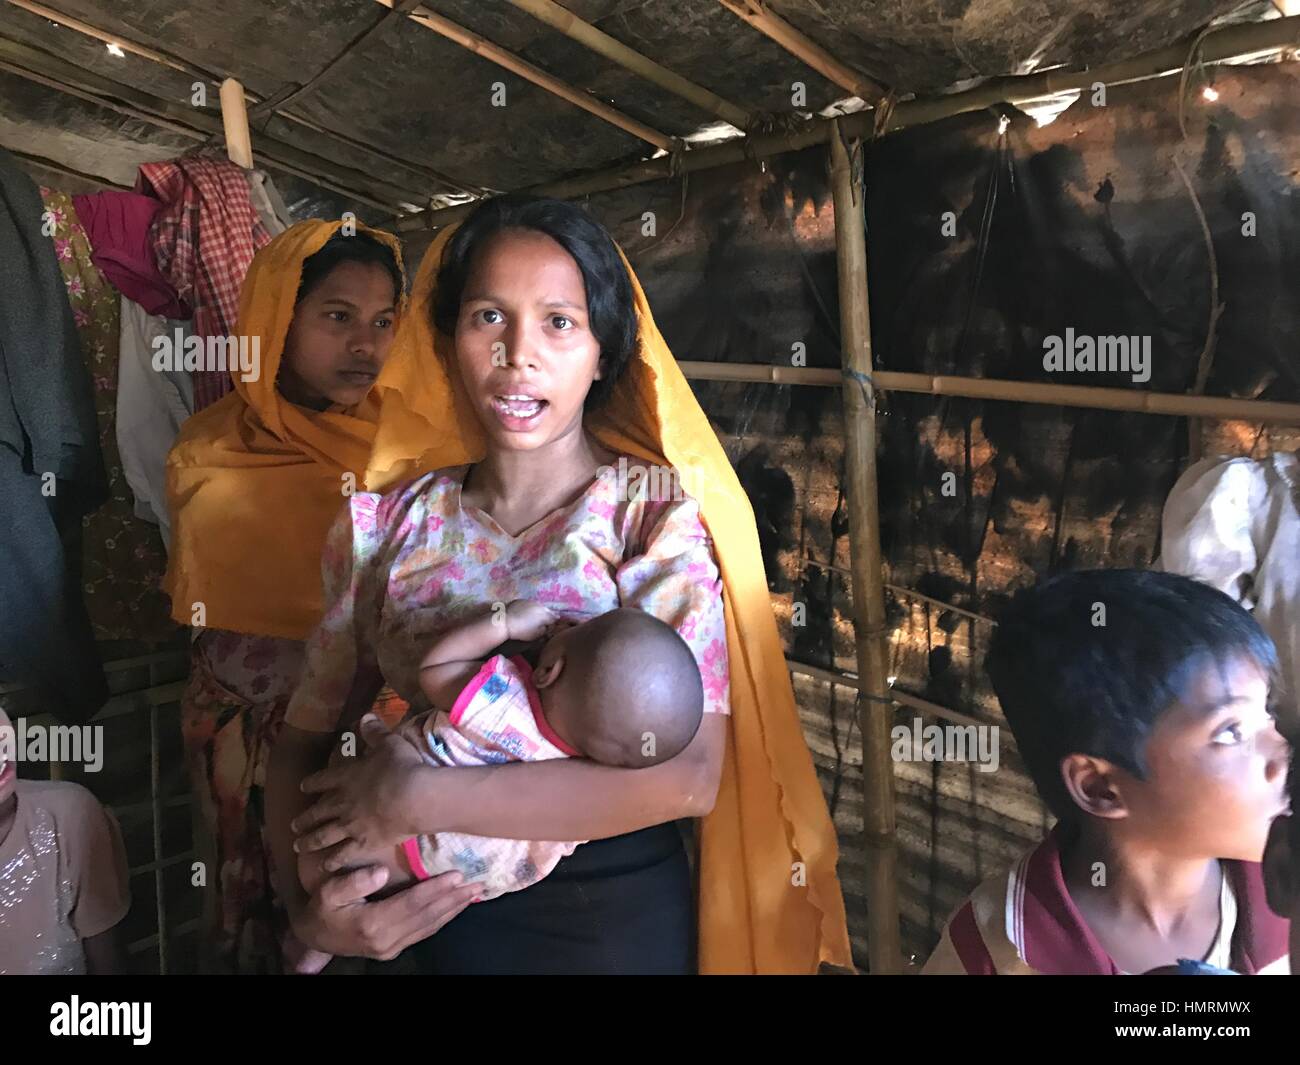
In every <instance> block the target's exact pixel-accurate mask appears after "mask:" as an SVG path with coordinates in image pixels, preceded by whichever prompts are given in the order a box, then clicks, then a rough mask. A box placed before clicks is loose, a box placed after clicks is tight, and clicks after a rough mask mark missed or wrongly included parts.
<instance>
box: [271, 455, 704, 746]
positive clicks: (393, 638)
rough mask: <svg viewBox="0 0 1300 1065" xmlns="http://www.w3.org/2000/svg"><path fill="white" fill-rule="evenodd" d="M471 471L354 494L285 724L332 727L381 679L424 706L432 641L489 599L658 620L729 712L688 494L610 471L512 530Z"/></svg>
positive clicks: (328, 553) (342, 518) (697, 524)
mask: <svg viewBox="0 0 1300 1065" xmlns="http://www.w3.org/2000/svg"><path fill="white" fill-rule="evenodd" d="M630 461H633V462H635V461H636V460H630ZM468 471H469V467H468V466H458V467H449V468H447V469H442V470H435V471H434V472H433V473H429V474H426V475H425V476H423V477H421V478H419V479H418V480H415V481H412V482H410V483H409V484H406V485H403V486H401V487H400V488H397V489H394V490H393V491H391V492H389V493H388V494H386V495H382V496H381V495H378V494H375V493H368V492H367V493H357V494H356V495H354V496H352V498H351V499H350V501H349V504H348V507H347V508H346V509H345V510H344V511H343V513H342V514H340V515H339V518H338V520H336V521H335V523H334V527H333V529H332V530H331V531H330V535H329V539H328V540H327V542H326V545H325V551H324V555H323V559H322V569H323V573H324V582H325V615H324V618H323V619H322V621H321V624H320V626H319V627H318V628H317V630H316V632H315V633H314V634H313V635H312V636H311V638H310V640H309V641H308V645H307V662H306V666H305V668H304V670H303V676H302V681H301V683H300V684H299V687H298V689H297V690H296V691H295V692H294V696H293V699H292V701H291V702H290V704H289V709H288V713H287V716H286V719H285V720H286V721H287V723H288V724H290V725H294V726H296V727H297V728H301V729H306V730H308V731H314V732H333V731H334V730H335V729H336V727H337V725H338V724H339V722H340V719H341V718H342V716H343V713H344V710H345V707H346V706H347V705H348V704H349V702H350V699H357V698H361V699H367V698H369V697H370V696H371V695H373V689H374V688H377V687H378V685H379V684H380V678H381V676H382V678H383V680H386V681H387V682H388V684H390V685H391V686H392V687H393V689H394V690H395V691H396V692H397V694H398V695H399V696H401V697H402V698H404V699H405V700H407V701H408V702H410V703H411V704H412V705H413V706H422V705H424V703H425V700H424V696H423V695H422V694H421V692H420V688H419V683H418V676H419V665H420V660H421V659H422V657H423V655H424V652H425V650H426V649H427V647H428V645H429V643H430V642H431V641H432V639H433V638H434V637H435V636H437V635H438V634H440V633H441V632H443V631H445V630H446V629H448V628H450V627H451V626H452V625H453V624H455V623H456V622H457V621H458V620H461V619H463V618H465V617H466V616H467V615H469V614H471V613H473V612H475V611H477V610H480V609H481V608H482V607H483V605H484V604H488V603H494V602H503V603H506V602H509V601H510V600H512V599H535V600H537V601H538V602H540V603H542V604H543V605H544V606H546V607H548V608H550V609H551V610H553V611H554V612H555V613H557V614H558V615H560V616H561V617H564V618H567V619H570V620H573V621H585V620H588V619H590V618H593V617H595V616H597V615H599V614H603V613H605V612H606V611H609V610H613V609H615V608H616V607H619V606H624V607H636V608H639V609H641V610H645V611H648V612H649V613H651V614H654V615H655V616H656V617H658V618H660V619H661V620H663V621H664V622H666V623H668V624H669V625H672V626H673V627H674V628H675V629H676V630H677V632H678V633H679V634H680V635H681V636H682V638H683V639H684V640H685V641H686V642H687V644H688V645H689V646H690V648H691V650H692V651H693V652H694V654H695V659H696V661H697V662H698V663H699V666H700V675H701V677H702V679H703V682H704V709H705V711H706V712H711V713H722V714H725V713H728V712H729V709H730V707H729V702H728V666H727V635H726V626H725V621H724V617H723V607H722V582H721V579H720V577H719V574H718V567H717V563H716V562H715V560H714V555H713V545H712V540H711V539H710V537H709V535H708V532H707V531H706V530H705V528H704V525H703V523H702V522H701V520H700V513H699V505H698V504H697V503H696V502H695V500H693V499H691V498H690V497H688V496H684V495H683V496H682V498H677V499H673V500H668V501H663V502H658V501H650V500H646V499H639V498H634V499H626V498H620V494H622V495H624V496H626V495H627V494H628V493H627V492H626V490H625V489H624V490H623V491H622V492H621V493H620V485H619V478H618V475H617V473H616V471H615V470H613V469H612V468H610V467H605V468H604V469H603V470H602V472H601V473H600V475H598V476H597V477H596V478H595V479H594V480H593V481H592V483H591V484H590V485H589V486H588V487H587V489H586V491H585V492H584V493H583V494H582V495H581V496H580V497H579V498H578V499H576V500H575V501H574V502H573V503H571V504H569V505H568V506H565V507H561V508H560V509H559V510H556V511H555V512H554V513H552V514H550V515H548V516H547V517H545V518H542V519H541V520H540V521H538V522H536V523H534V524H533V525H531V526H529V527H528V528H527V529H524V530H523V531H522V532H521V533H520V534H519V535H518V536H511V535H509V534H508V533H507V532H506V531H505V530H504V529H502V528H501V527H500V526H499V525H498V524H497V523H496V522H495V521H493V520H492V518H491V517H490V516H489V515H487V514H486V513H484V512H483V511H481V510H479V509H477V508H476V507H472V506H470V505H468V504H462V502H461V485H462V483H463V481H464V479H465V476H466V474H467V473H468ZM363 685H369V688H364V687H362V686H363Z"/></svg>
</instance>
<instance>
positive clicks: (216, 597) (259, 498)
mask: <svg viewBox="0 0 1300 1065" xmlns="http://www.w3.org/2000/svg"><path fill="white" fill-rule="evenodd" d="M352 224H354V225H356V228H357V230H358V231H360V232H365V233H366V234H368V235H369V236H371V237H373V238H375V239H376V240H378V241H381V242H382V243H383V244H385V245H386V246H387V247H389V248H391V249H392V250H393V254H394V255H395V256H396V258H397V265H398V269H399V270H400V269H401V268H402V252H401V245H400V244H399V243H398V241H397V239H396V238H395V237H393V236H392V235H391V234H388V233H382V232H380V231H378V230H374V229H370V228H368V227H366V226H363V225H360V224H357V223H352ZM343 225H344V223H343V222H338V221H333V222H324V221H308V222H299V223H298V224H297V225H295V226H293V227H291V228H290V229H288V230H286V231H285V232H283V233H281V234H280V235H279V236H278V237H276V238H275V239H274V240H273V241H271V243H270V244H268V245H266V247H264V248H263V249H262V250H261V251H259V252H258V253H257V256H256V257H255V258H254V259H253V263H252V265H251V266H250V267H249V270H248V274H247V276H246V277H245V278H244V284H243V288H242V290H241V292H240V299H239V325H238V328H237V330H236V334H237V335H238V336H241V337H245V336H246V337H248V338H249V343H250V344H251V343H252V338H253V337H255V336H256V337H258V338H260V349H261V355H260V358H261V366H260V374H259V375H258V377H257V379H256V380H253V381H244V380H243V379H242V376H241V375H240V374H239V373H235V374H234V379H235V391H234V392H232V393H230V394H229V395H226V396H224V397H223V398H222V399H221V400H220V401H218V402H217V403H214V404H213V405H212V406H211V407H208V408H207V409H205V410H203V411H200V412H199V413H198V414H196V415H195V416H194V417H193V418H191V419H189V421H187V422H186V423H185V425H184V426H183V427H182V429H181V433H180V436H179V437H178V438H177V440H176V443H175V445H174V446H173V447H172V450H171V453H170V454H169V455H168V456H167V504H168V507H169V508H170V510H171V515H172V544H171V556H170V559H169V565H168V569H167V577H166V579H165V582H164V587H165V588H166V590H167V592H168V593H169V594H170V595H171V597H172V617H173V618H174V619H175V620H177V621H179V622H181V623H183V624H186V625H188V624H192V623H197V624H202V625H205V626H208V627H210V628H218V629H231V630H233V631H235V632H245V633H252V634H255V635H258V636H281V637H286V638H288V639H305V638H306V637H307V636H308V634H310V632H311V631H312V629H313V628H315V626H316V623H317V622H318V621H320V615H321V610H322V603H321V594H322V592H321V575H320V560H321V552H322V549H323V548H324V545H325V536H326V533H328V531H329V527H330V523H331V522H332V521H333V519H334V517H335V516H336V515H337V514H338V512H339V510H340V509H341V508H342V506H343V503H344V500H345V495H346V494H347V493H348V492H349V491H355V490H359V489H360V488H361V478H362V474H363V473H364V471H365V468H366V459H367V456H368V455H369V454H370V446H371V444H372V443H373V441H374V438H375V425H376V422H377V420H378V414H379V401H378V398H377V395H376V392H375V390H374V389H372V390H371V391H370V393H369V394H368V395H367V396H366V398H365V399H364V400H362V402H361V403H359V404H358V405H357V406H356V407H352V408H350V409H347V410H337V411H336V410H330V411H322V412H317V411H312V410H307V409H305V408H303V407H299V406H296V405H295V404H293V403H290V402H289V401H288V400H287V399H285V398H284V397H283V396H281V395H280V392H279V390H278V389H277V388H276V376H277V374H278V372H279V369H280V358H281V356H282V355H283V354H284V344H285V339H286V337H287V336H288V333H289V326H290V323H291V322H292V321H293V314H294V306H295V304H296V302H297V298H298V285H299V282H300V281H301V279H302V267H303V262H304V261H305V260H306V259H307V258H308V257H310V256H312V255H314V254H315V253H316V252H318V251H320V249H321V248H322V247H323V246H324V245H325V242H326V241H327V240H329V239H330V237H332V236H333V235H334V233H335V232H336V231H337V230H338V229H340V227H342V226H343ZM198 604H202V607H203V610H202V614H199V613H198V612H197V606H198Z"/></svg>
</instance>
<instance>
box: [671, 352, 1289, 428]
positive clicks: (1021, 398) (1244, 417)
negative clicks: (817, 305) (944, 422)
mask: <svg viewBox="0 0 1300 1065" xmlns="http://www.w3.org/2000/svg"><path fill="white" fill-rule="evenodd" d="M677 365H678V366H680V367H681V370H682V373H684V374H685V375H686V376H687V377H688V378H691V379H693V380H697V381H750V382H759V383H764V384H784V385H813V386H818V387H823V388H826V387H838V386H839V385H840V383H841V378H840V371H839V370H824V369H816V368H813V367H799V366H767V365H765V364H758V365H752V364H748V363H715V362H679V363H678V364H677ZM871 380H872V383H873V385H874V386H875V388H876V389H877V390H878V391H881V392H914V393H919V394H922V395H931V396H961V397H964V398H967V399H999V400H1008V401H1010V402H1014V403H1038V404H1046V405H1049V406H1057V407H1082V408H1087V409H1092V410H1117V411H1131V412H1133V413H1137V414H1168V415H1172V416H1175V417H1187V418H1214V419H1217V420H1219V421H1228V420H1233V421H1246V422H1257V423H1264V424H1267V425H1300V403H1278V402H1274V401H1272V400H1265V399H1233V398H1230V397H1226V396H1192V395H1187V394H1185V393H1182V392H1143V391H1138V390H1135V389H1134V390H1130V389H1124V388H1095V387H1092V386H1088V385H1057V384H1041V383H1038V382H1033V381H1007V380H1003V379H1000V378H984V377H950V376H932V375H930V374H923V373H896V372H894V371H891V370H877V371H876V372H875V373H874V374H873V375H872V377H871Z"/></svg>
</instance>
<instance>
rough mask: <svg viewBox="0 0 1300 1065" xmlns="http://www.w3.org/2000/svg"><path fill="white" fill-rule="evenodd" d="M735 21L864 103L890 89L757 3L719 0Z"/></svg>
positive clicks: (883, 94)
mask: <svg viewBox="0 0 1300 1065" xmlns="http://www.w3.org/2000/svg"><path fill="white" fill-rule="evenodd" d="M718 2H719V3H721V4H722V6H723V7H725V8H726V9H727V10H728V11H730V12H731V13H732V14H733V15H735V16H736V17H737V18H741V19H744V20H745V22H747V23H748V24H749V25H750V26H752V27H754V29H756V30H758V32H759V33H761V34H763V35H764V36H765V37H768V38H770V39H771V40H773V41H775V42H776V43H777V44H779V45H780V46H781V47H782V48H784V49H785V50H786V51H787V52H789V53H790V54H791V55H792V56H794V57H795V58H796V59H798V60H800V61H801V62H803V63H805V64H806V65H807V66H810V67H812V68H813V70H815V71H817V73H818V74H820V75H821V76H822V77H824V78H826V79H827V80H828V81H833V82H834V83H835V84H836V85H838V86H840V88H842V89H848V90H849V92H851V93H853V95H854V96H857V97H859V98H861V99H863V100H865V101H866V102H867V103H875V102H876V101H878V100H881V99H883V98H884V96H885V93H887V92H888V91H889V90H888V89H886V88H885V86H884V85H882V84H881V83H880V82H878V81H876V79H875V78H869V77H867V75H866V74H863V73H862V72H861V71H860V70H855V69H854V68H853V67H851V66H849V65H848V64H847V63H843V62H841V61H840V60H838V59H836V58H835V56H833V55H831V53H830V52H828V51H827V50H826V49H825V48H823V47H822V46H821V45H820V44H818V43H817V42H816V41H814V40H813V39H812V38H811V37H809V36H808V35H807V34H806V33H803V32H802V31H800V30H797V29H795V28H794V27H793V26H792V25H790V23H788V22H786V20H785V19H783V18H782V17H781V16H780V15H778V14H776V13H775V12H774V11H770V10H768V8H767V7H766V6H764V5H763V4H762V3H760V2H758V0H718Z"/></svg>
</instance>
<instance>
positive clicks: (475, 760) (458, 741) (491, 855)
mask: <svg viewBox="0 0 1300 1065" xmlns="http://www.w3.org/2000/svg"><path fill="white" fill-rule="evenodd" d="M401 731H402V733H403V734H404V735H405V736H406V738H407V739H409V740H410V741H411V742H412V743H413V744H415V746H416V748H417V749H418V750H419V751H420V754H421V756H422V757H423V758H424V760H425V762H427V763H428V764H429V765H433V766H457V765H502V764H503V763H505V762H544V761H547V760H548V759H551V758H567V757H569V756H570V755H574V754H577V753H578V752H576V751H574V750H573V749H572V748H569V747H568V746H567V745H566V744H565V742H564V740H563V739H561V738H560V737H559V736H558V735H556V734H555V732H554V731H552V729H551V727H550V725H549V724H548V723H547V721H546V715H545V712H544V711H543V709H542V700H541V696H540V695H539V694H538V692H537V689H536V688H535V687H534V686H533V670H532V667H531V666H530V665H529V664H528V663H527V662H526V661H524V659H523V658H520V657H518V656H515V657H512V658H507V657H506V656H505V655H493V656H492V657H491V658H489V659H488V660H487V661H486V662H484V663H483V665H482V667H481V668H480V669H479V671H478V674H477V675H476V676H475V677H474V679H473V680H471V681H470V682H469V683H468V684H467V685H465V688H464V690H463V691H462V692H461V693H460V696H459V697H458V698H457V699H456V705H455V706H453V707H452V708H451V710H450V711H447V710H446V709H438V710H429V711H427V712H426V713H423V714H417V715H416V716H415V717H413V718H411V719H410V720H409V721H407V722H406V723H404V724H403V725H402V729H401ZM584 842H586V841H585V840H577V841H574V842H572V843H569V842H560V841H558V840H546V841H543V840H524V839H496V838H494V837H491V836H470V835H465V834H464V833H460V832H439V833H438V834H437V835H436V836H417V837H415V838H414V839H409V840H407V841H406V842H405V844H403V851H404V852H405V854H406V858H407V862H408V864H409V865H410V869H411V872H412V873H414V874H415V876H416V877H417V878H418V879H420V880H428V879H429V878H430V877H434V876H439V875H441V874H442V873H447V872H451V871H452V870H453V869H455V870H457V871H459V872H460V874H461V875H462V876H463V877H464V878H465V882H466V883H469V882H470V881H471V880H473V881H476V882H477V883H478V884H479V886H480V894H479V896H478V897H479V899H480V900H482V901H483V902H487V901H489V900H490V899H494V898H496V897H497V896H498V895H504V894H505V893H506V892H508V891H521V890H523V889H524V888H526V887H528V886H530V885H532V884H535V883H537V881H539V880H541V879H542V877H544V876H546V875H548V874H549V873H550V872H551V870H552V869H554V868H555V867H556V866H557V865H559V864H560V860H561V859H563V858H567V857H568V856H569V855H570V854H572V853H573V852H574V850H575V849H576V848H577V847H578V846H579V845H580V844H581V843H584Z"/></svg>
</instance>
